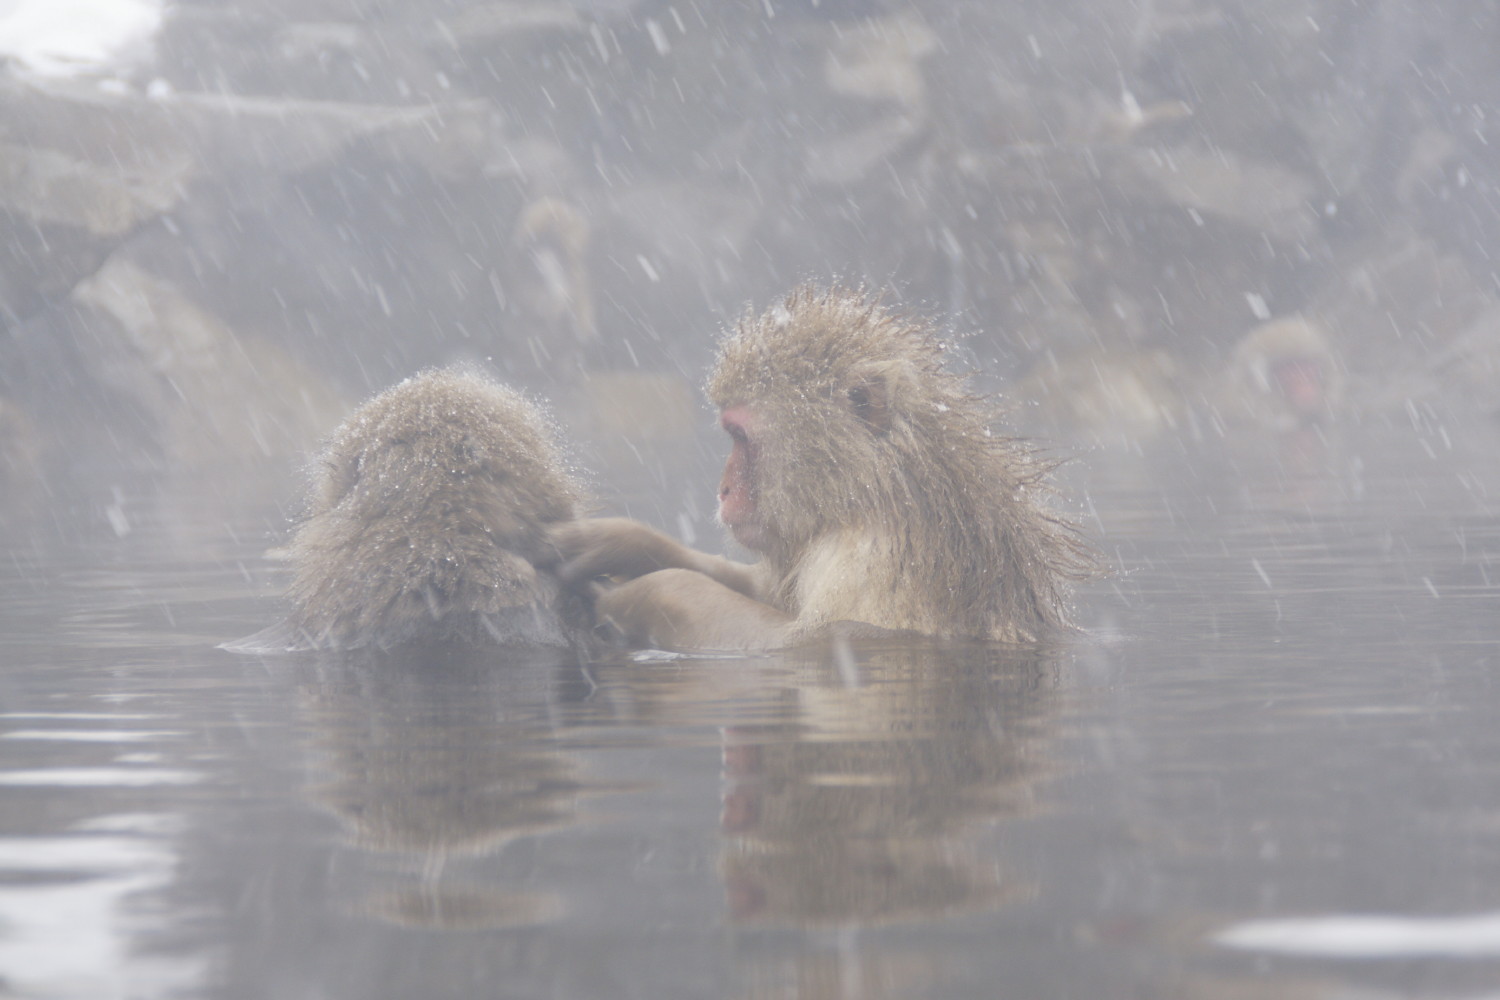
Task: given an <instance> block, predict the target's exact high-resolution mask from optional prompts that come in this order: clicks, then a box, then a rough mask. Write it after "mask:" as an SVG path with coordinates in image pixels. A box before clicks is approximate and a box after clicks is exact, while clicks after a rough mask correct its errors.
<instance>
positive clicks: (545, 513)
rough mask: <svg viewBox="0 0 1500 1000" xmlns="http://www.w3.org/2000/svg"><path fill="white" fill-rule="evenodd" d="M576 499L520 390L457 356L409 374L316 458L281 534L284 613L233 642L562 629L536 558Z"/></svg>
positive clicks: (526, 634)
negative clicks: (293, 523) (285, 563)
mask: <svg viewBox="0 0 1500 1000" xmlns="http://www.w3.org/2000/svg"><path fill="white" fill-rule="evenodd" d="M581 503H582V500H581V495H580V488H579V486H578V484H577V483H576V482H575V481H574V479H573V477H572V476H571V475H570V474H569V473H568V471H567V469H566V468H565V466H564V464H563V462H562V460H561V458H560V456H559V453H558V449H557V446H556V444H555V443H554V441H553V439H552V435H551V433H550V431H549V428H548V426H547V423H546V421H545V420H544V419H543V417H542V415H541V413H540V412H539V411H538V410H537V408H536V407H535V406H533V405H532V404H531V403H529V402H527V401H526V400H525V399H524V398H523V397H522V396H521V395H519V394H518V393H516V392H513V391H512V390H510V389H508V388H506V387H504V386H501V385H498V384H496V383H494V382H491V381H489V380H488V379H486V378H484V377H483V376H482V375H480V374H478V373H477V372H474V371H470V370H467V369H464V368H448V369H440V370H435V371H428V372H425V373H423V374H420V375H417V376H415V377H413V378H409V379H407V380H406V381H404V382H402V383H400V384H399V385H397V386H395V387H393V388H391V389H388V390H386V391H385V392H383V393H381V394H380V395H378V396H376V397H375V398H373V399H371V400H370V401H369V402H367V403H365V404H364V405H363V406H361V407H359V408H358V409H357V410H355V412H354V413H353V414H352V415H351V416H350V417H349V419H348V420H347V421H345V422H344V424H343V426H341V427H340V428H339V429H338V430H337V431H336V432H335V433H334V435H333V438H332V441H331V442H330V443H329V445H328V446H327V449H326V450H325V452H324V453H323V455H322V457H321V460H320V461H319V463H318V465H317V468H316V470H315V473H314V484H313V490H312V495H311V498H310V501H309V504H308V513H307V517H306V519H305V520H304V521H303V522H302V524H301V525H300V526H299V527H298V528H297V530H296V532H295V534H294V535H293V537H292V540H291V542H290V544H289V545H288V546H287V550H288V554H289V556H290V559H291V563H292V568H293V579H292V584H291V588H290V594H291V598H292V602H293V604H294V610H293V611H292V614H291V616H290V617H289V618H288V619H287V621H286V622H285V623H283V624H282V625H279V626H274V627H273V628H270V629H267V630H265V631H264V632H261V633H258V634H256V635H254V636H251V637H249V638H248V639H244V640H241V641H240V642H238V643H231V644H229V648H234V649H240V650H245V651H256V652H272V651H291V650H298V649H357V648H361V647H389V646H395V645H399V644H401V643H405V642H445V641H446V642H459V643H478V644H484V643H494V642H500V643H515V644H527V645H562V644H565V643H567V642H569V641H570V640H571V639H572V638H574V636H573V634H572V631H573V629H572V626H571V624H570V622H572V621H575V620H576V619H574V618H572V617H570V615H569V614H568V613H567V608H566V604H567V601H568V600H569V599H568V598H567V597H566V596H565V595H562V592H561V588H560V587H559V585H558V582H557V580H556V578H555V577H554V576H553V575H552V574H551V573H550V572H547V571H546V570H544V569H539V568H538V567H539V566H543V567H544V566H547V565H549V564H555V562H556V553H555V550H554V549H553V548H552V545H551V543H550V542H549V541H548V536H547V532H548V529H549V527H551V526H553V525H556V524H558V523H560V522H566V521H569V520H571V519H572V518H574V517H575V516H576V515H577V513H578V511H579V508H580V506H581Z"/></svg>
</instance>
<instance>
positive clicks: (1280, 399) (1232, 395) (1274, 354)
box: [1209, 316, 1344, 431]
mask: <svg viewBox="0 0 1500 1000" xmlns="http://www.w3.org/2000/svg"><path fill="white" fill-rule="evenodd" d="M1343 387H1344V383H1343V373H1342V372H1341V371H1340V369H1339V364H1338V359H1337V358H1335V357H1334V353H1333V349H1332V348H1331V347H1330V346H1329V343H1328V337H1327V335H1325V334H1324V333H1323V331H1322V329H1321V328H1319V327H1318V326H1317V325H1316V324H1314V323H1311V322H1309V321H1308V320H1305V319H1303V318H1301V317H1298V316H1292V317H1288V318H1285V319H1279V320H1273V321H1272V322H1269V323H1263V324H1261V325H1260V326H1257V327H1256V328H1255V329H1253V330H1251V331H1250V332H1249V333H1247V334H1245V336H1244V337H1243V338H1241V339H1240V342H1239V343H1238V344H1237V345H1235V349H1234V355H1233V357H1232V358H1231V360H1230V365H1229V371H1228V373H1227V375H1226V378H1225V384H1224V385H1223V386H1222V387H1221V389H1220V391H1219V393H1218V394H1217V398H1216V399H1214V400H1209V403H1210V405H1212V406H1214V407H1215V409H1216V410H1217V411H1218V412H1219V413H1220V415H1221V416H1223V417H1224V418H1225V419H1227V420H1229V421H1231V422H1233V421H1235V420H1243V419H1245V418H1249V419H1250V420H1251V421H1253V422H1255V423H1257V424H1259V425H1261V426H1262V427H1265V428H1267V429H1269V430H1273V431H1291V430H1296V429H1297V428H1299V427H1307V426H1309V425H1312V424H1316V423H1319V422H1322V421H1324V420H1327V419H1329V418H1330V417H1331V416H1333V415H1334V413H1335V411H1336V410H1337V409H1338V407H1339V406H1340V404H1341V403H1342V402H1343Z"/></svg>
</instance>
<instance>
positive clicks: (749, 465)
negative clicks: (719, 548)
mask: <svg viewBox="0 0 1500 1000" xmlns="http://www.w3.org/2000/svg"><path fill="white" fill-rule="evenodd" d="M752 418H753V414H752V412H751V410H750V407H748V406H731V407H728V408H727V409H725V410H724V412H723V413H722V414H720V415H719V424H720V426H722V427H723V428H724V431H725V433H727V434H728V435H729V440H730V442H731V444H730V448H729V459H728V461H726V462H725V463H724V477H723V479H721V480H720V482H719V523H720V524H722V525H724V526H725V527H726V528H728V529H729V530H730V533H732V534H733V535H734V538H735V541H737V542H739V543H740V544H741V545H743V546H745V548H747V549H751V550H753V551H762V550H763V549H764V548H765V543H766V538H765V528H764V526H763V523H762V521H761V518H760V510H759V507H758V501H759V499H760V497H759V489H758V480H757V472H758V469H757V461H758V459H759V452H760V447H759V443H758V442H757V441H755V440H753V439H752V437H751V425H752V423H753V420H752Z"/></svg>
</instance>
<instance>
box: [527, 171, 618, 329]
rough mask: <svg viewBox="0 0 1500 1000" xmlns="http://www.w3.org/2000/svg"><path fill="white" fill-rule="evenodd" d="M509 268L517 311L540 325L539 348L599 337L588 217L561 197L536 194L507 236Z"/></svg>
mask: <svg viewBox="0 0 1500 1000" xmlns="http://www.w3.org/2000/svg"><path fill="white" fill-rule="evenodd" d="M512 243H513V247H514V250H515V254H516V258H517V259H516V261H515V265H514V267H513V271H514V273H515V274H516V275H517V276H521V275H524V276H525V278H524V279H523V280H520V281H518V283H517V286H518V287H517V296H518V298H519V300H520V305H521V308H522V315H523V316H524V317H525V318H526V320H527V321H528V322H529V323H532V324H534V325H535V326H536V327H537V328H538V329H539V330H542V331H545V332H546V334H547V339H548V340H549V341H551V342H552V343H551V345H550V346H548V345H539V346H538V347H536V348H535V349H538V350H541V351H543V352H544V353H549V354H550V353H554V352H559V351H561V352H564V353H566V352H567V351H578V350H587V349H592V348H594V347H596V346H597V344H598V341H599V327H598V324H597V322H596V320H595V316H594V296H593V292H592V283H591V280H590V277H589V267H588V256H589V243H590V229H589V223H588V219H587V218H585V217H584V215H583V213H582V212H580V211H579V210H578V209H577V208H575V207H574V206H573V205H571V204H569V203H568V202H566V201H563V200H562V199H560V198H550V197H548V198H539V199H537V200H536V201H533V202H531V203H530V204H529V205H527V206H526V207H525V208H524V209H522V210H521V216H520V218H519V219H518V220H517V221H516V228H515V233H514V235H513V239H512Z"/></svg>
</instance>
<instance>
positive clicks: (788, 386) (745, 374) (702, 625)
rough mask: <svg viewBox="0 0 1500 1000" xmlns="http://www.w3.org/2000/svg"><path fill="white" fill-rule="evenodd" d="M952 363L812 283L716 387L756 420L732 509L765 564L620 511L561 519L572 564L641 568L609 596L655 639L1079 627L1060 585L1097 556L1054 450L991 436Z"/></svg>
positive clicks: (574, 572) (747, 325) (754, 333)
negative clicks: (1058, 500) (1064, 507)
mask: <svg viewBox="0 0 1500 1000" xmlns="http://www.w3.org/2000/svg"><path fill="white" fill-rule="evenodd" d="M943 360H944V359H943V348H942V345H941V344H940V343H939V342H938V341H937V339H936V338H935V337H934V335H933V333H932V331H931V330H930V328H929V327H927V326H926V325H924V324H922V323H919V322H916V321H914V320H911V319H908V318H905V317H901V316H898V315H896V314H894V313H892V312H890V311H888V310H886V309H885V308H884V307H882V306H881V305H879V304H878V303H876V302H873V301H870V300H869V299H867V298H865V297H864V296H862V295H860V294H857V293H854V292H850V291H845V290H840V289H835V290H833V291H828V292H819V291H814V290H811V289H806V288H804V289H799V290H798V291H796V292H794V293H793V294H792V295H791V296H790V297H789V298H788V299H787V300H786V301H785V302H784V303H783V304H781V305H778V306H776V307H774V308H772V309H770V310H769V311H767V312H766V313H765V314H763V315H761V316H759V317H755V318H750V319H747V320H746V321H744V322H742V323H741V324H740V325H739V328H738V329H737V330H736V331H735V332H734V333H733V334H732V335H730V336H729V337H728V338H726V339H725V341H724V342H723V345H722V348H721V351H720V356H719V361H718V364H717V366H716V367H715V369H714V372H713V375H712V377H711V378H710V380H709V386H708V389H709V395H710V396H711V397H712V399H713V401H714V403H715V404H716V405H718V406H719V407H720V408H721V410H726V411H728V412H729V413H730V414H733V415H734V417H733V419H734V420H739V419H741V418H742V417H743V419H744V420H745V426H744V428H743V430H744V432H745V436H746V441H745V442H740V443H736V444H734V445H733V446H732V455H731V458H730V462H729V466H728V467H727V468H726V473H725V481H724V486H723V487H722V488H721V507H720V511H721V517H723V518H724V519H725V520H726V522H729V523H731V524H732V525H733V522H731V520H730V517H729V516H728V514H727V513H726V511H727V510H728V508H727V507H725V506H724V504H725V502H726V500H725V498H730V499H729V501H727V502H732V503H733V504H735V506H736V511H737V513H736V514H735V517H736V519H738V520H739V521H740V524H739V526H738V527H737V528H736V530H737V532H740V529H746V530H744V531H743V532H740V534H741V537H742V538H744V539H747V540H748V541H747V544H753V545H754V547H755V548H757V549H758V550H760V552H761V555H762V557H763V558H762V559H761V561H760V562H759V563H757V564H756V565H754V566H744V565H740V564H737V563H733V562H730V561H729V560H726V559H722V558H720V557H717V556H709V555H705V554H704V553H700V552H694V551H693V550H691V549H688V548H686V547H684V546H682V545H681V544H679V543H678V542H676V541H674V540H672V539H670V538H668V537H666V536H664V535H662V534H660V533H659V532H656V531H654V530H652V529H650V528H647V527H645V526H644V525H638V524H635V523H634V522H628V521H624V520H621V519H607V520H602V521H581V522H575V523H573V524H570V525H567V526H565V527H563V528H562V529H561V530H560V531H558V532H555V533H554V539H555V540H556V541H557V543H558V545H559V547H560V549H561V550H562V552H563V554H564V555H565V557H567V560H568V561H567V562H566V563H565V564H564V565H563V567H562V570H561V575H562V576H563V578H564V579H566V580H569V581H573V582H576V581H581V580H586V579H591V578H597V577H599V576H612V577H614V578H615V579H616V580H618V579H619V578H621V577H624V578H630V577H634V579H629V581H628V582H626V583H624V584H623V585H614V586H611V587H609V588H607V589H605V590H604V591H603V592H602V593H601V594H600V596H599V599H598V603H597V610H598V612H599V615H600V617H601V618H602V619H603V620H605V621H608V622H611V623H613V624H614V625H615V626H616V627H617V628H619V629H620V631H621V632H622V633H623V634H624V636H625V638H626V641H627V642H631V643H639V644H647V645H663V646H669V647H673V646H675V647H685V648H700V649H743V648H770V647H775V646H784V645H790V644H795V643H798V642H803V641H807V640H809V639H811V638H814V637H816V636H819V635H823V634H825V633H826V632H827V631H828V630H829V629H831V628H837V629H844V628H847V625H846V624H841V623H848V622H857V623H862V624H863V625H865V626H874V627H876V628H877V629H883V630H897V631H913V632H920V633H924V634H928V635H937V636H945V637H968V638H979V639H994V640H1002V641H1029V640H1034V639H1038V638H1040V637H1042V636H1043V635H1045V634H1047V633H1048V632H1049V631H1052V630H1054V629H1057V628H1059V627H1061V626H1063V625H1065V624H1066V614H1065V609H1064V596H1065V595H1064V589H1065V585H1066V583H1067V581H1068V580H1070V579H1078V578H1081V577H1083V576H1086V575H1088V574H1090V573H1091V572H1092V569H1093V557H1092V554H1091V552H1090V550H1089V548H1088V547H1087V546H1086V545H1085V544H1084V543H1083V542H1082V540H1081V539H1080V538H1079V536H1078V534H1077V532H1076V530H1075V529H1074V528H1073V526H1072V525H1071V524H1069V523H1068V522H1067V521H1066V520H1064V519H1063V518H1061V517H1060V516H1058V515H1057V514H1055V513H1053V512H1052V511H1051V510H1050V508H1049V507H1048V506H1047V504H1046V502H1045V500H1046V496H1047V494H1048V493H1049V492H1050V488H1049V487H1048V485H1047V482H1046V480H1047V477H1048V474H1049V473H1050V471H1051V465H1050V464H1049V463H1047V462H1045V461H1042V460H1040V459H1039V458H1038V457H1037V456H1036V454H1035V453H1034V452H1033V451H1032V450H1031V449H1029V448H1028V447H1026V446H1025V445H1023V444H1020V443H1019V442H1017V441H1016V440H1014V439H1012V438H1007V437H1004V436H1000V435H998V434H996V433H994V432H993V431H992V430H991V423H992V422H993V421H994V419H995V418H996V416H997V414H996V407H995V406H994V404H993V403H992V402H991V401H989V400H987V399H985V398H983V397H980V396H976V395H974V394H973V393H972V392H971V391H970V390H969V389H968V388H967V386H966V384H965V382H964V380H963V379H961V378H960V377H958V376H956V375H952V374H949V373H947V372H945V371H944V370H943V367H942V366H943ZM730 419H731V418H730V417H728V416H726V429H730V424H729V421H730ZM734 428H735V429H734V430H731V436H734V435H735V433H737V431H738V430H739V429H740V425H739V424H734ZM747 456H748V457H747ZM742 470H748V471H743V472H742ZM745 483H748V484H749V485H748V487H747V486H745V485H744V484H745ZM746 497H748V498H750V499H746ZM744 510H752V511H753V513H751V514H750V515H748V518H749V520H748V521H746V520H745V518H746V516H747V515H744V514H743V513H742V512H743V511H744Z"/></svg>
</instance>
